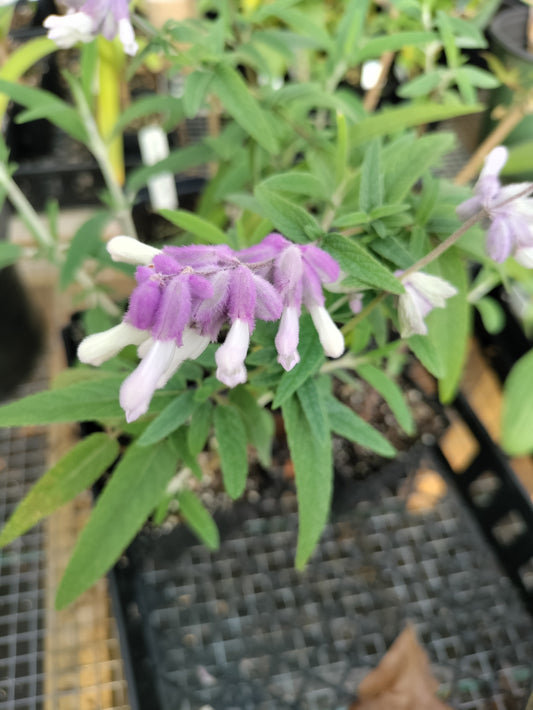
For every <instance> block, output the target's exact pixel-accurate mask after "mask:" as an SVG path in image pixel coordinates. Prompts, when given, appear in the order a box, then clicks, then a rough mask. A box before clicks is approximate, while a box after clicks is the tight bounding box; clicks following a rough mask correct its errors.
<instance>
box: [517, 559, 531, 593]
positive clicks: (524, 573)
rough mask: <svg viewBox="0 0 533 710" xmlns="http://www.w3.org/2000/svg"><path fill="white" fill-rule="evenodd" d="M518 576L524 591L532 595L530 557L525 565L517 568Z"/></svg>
mask: <svg viewBox="0 0 533 710" xmlns="http://www.w3.org/2000/svg"><path fill="white" fill-rule="evenodd" d="M518 574H519V575H520V579H521V580H522V584H523V585H524V587H525V588H526V591H527V592H528V593H530V594H533V557H530V558H529V560H528V561H527V562H526V563H525V564H523V565H522V566H521V567H519V568H518Z"/></svg>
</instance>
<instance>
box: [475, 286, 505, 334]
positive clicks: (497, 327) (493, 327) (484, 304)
mask: <svg viewBox="0 0 533 710" xmlns="http://www.w3.org/2000/svg"><path fill="white" fill-rule="evenodd" d="M474 305H475V307H476V308H477V309H478V311H479V315H480V316H481V320H482V321H483V327H484V328H485V330H486V331H487V333H491V334H492V335H495V334H497V333H500V332H501V330H502V328H503V327H504V325H505V311H504V310H503V308H502V306H501V304H500V303H499V301H497V300H496V299H495V298H490V296H485V297H484V298H480V299H479V301H476V302H475V304H474Z"/></svg>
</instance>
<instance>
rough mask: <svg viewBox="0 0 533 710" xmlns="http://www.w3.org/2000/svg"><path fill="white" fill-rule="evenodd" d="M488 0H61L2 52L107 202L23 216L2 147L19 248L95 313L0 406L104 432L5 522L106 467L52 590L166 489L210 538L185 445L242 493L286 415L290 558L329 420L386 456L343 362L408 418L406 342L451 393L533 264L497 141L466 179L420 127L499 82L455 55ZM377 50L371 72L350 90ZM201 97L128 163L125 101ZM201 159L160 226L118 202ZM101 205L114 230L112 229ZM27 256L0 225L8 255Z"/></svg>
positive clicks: (28, 112) (114, 544) (21, 100)
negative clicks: (183, 7)
mask: <svg viewBox="0 0 533 710" xmlns="http://www.w3.org/2000/svg"><path fill="white" fill-rule="evenodd" d="M496 4H497V3H483V2H470V3H465V2H463V3H459V2H457V3H454V2H451V0H438V1H437V0H435V1H433V0H390V2H388V1H385V0H383V1H382V2H379V3H377V2H376V3H373V2H370V0H346V1H336V0H330V2H315V1H313V0H275V1H271V2H269V1H267V0H264V1H260V0H255V1H252V0H243V2H242V3H239V2H237V1H236V0H219V1H218V2H209V1H204V2H199V3H198V8H197V13H196V16H195V17H193V18H190V19H186V20H181V21H173V20H169V21H168V22H166V23H165V24H164V26H163V27H162V28H161V29H156V28H155V27H154V26H153V25H152V24H151V23H150V22H149V20H148V19H147V18H146V16H145V15H143V14H142V12H141V10H142V8H141V6H140V5H139V6H137V4H136V3H135V7H133V4H130V5H128V3H127V2H126V0H99V1H98V2H96V1H94V0H87V1H86V2H84V3H81V2H76V3H74V2H73V1H72V2H71V0H67V3H66V5H67V10H66V12H65V14H63V15H57V16H56V15H51V16H49V17H48V18H46V19H45V21H44V27H45V28H46V29H47V31H48V37H42V38H39V39H37V40H33V41H30V42H28V43H27V44H26V45H23V46H22V47H20V48H19V49H17V50H16V51H15V52H13V54H12V55H11V56H10V57H9V58H8V59H7V61H6V63H5V64H4V67H3V68H2V69H1V70H0V91H1V92H3V94H4V95H5V102H4V104H3V105H2V107H3V109H5V105H7V97H9V98H10V99H12V100H14V101H16V102H17V103H18V104H21V105H22V106H23V107H24V110H23V112H22V113H21V114H19V115H18V121H20V122H24V121H28V120H32V119H35V118H46V119H48V120H49V121H50V122H51V123H53V124H54V125H55V126H56V127H57V129H58V130H59V131H61V132H62V133H63V134H66V135H67V136H68V137H69V138H70V139H71V140H73V141H76V142H79V143H81V144H83V145H84V146H86V147H87V148H88V149H89V151H90V152H91V153H92V155H93V156H94V159H95V161H96V163H97V164H98V166H99V167H100V170H101V173H102V176H103V179H104V182H105V190H104V191H103V193H102V206H101V208H100V209H98V210H95V212H94V215H92V216H91V218H90V219H89V220H88V221H87V222H86V223H85V224H83V225H82V226H81V227H80V228H79V230H78V231H77V232H76V233H75V234H74V235H73V237H72V239H70V240H69V241H68V242H67V243H65V242H64V241H62V240H61V239H60V238H59V236H58V233H57V232H58V230H57V211H58V207H57V204H54V203H53V202H51V203H50V205H49V207H48V209H47V216H46V218H44V217H43V216H41V215H38V214H36V213H35V211H34V210H33V208H32V207H31V205H30V204H29V202H28V200H27V198H26V197H25V195H24V194H23V193H22V192H21V191H20V189H19V188H18V187H17V184H16V182H15V181H14V179H13V177H12V176H13V172H14V170H15V168H16V166H14V165H13V164H11V162H10V159H9V152H8V149H7V147H6V146H5V145H3V146H2V151H1V158H2V162H1V163H0V186H1V188H2V191H3V193H4V194H5V195H6V196H7V199H8V200H9V201H10V202H11V204H12V205H13V206H14V208H15V209H16V210H17V211H18V212H19V214H20V216H21V218H22V220H23V221H24V222H25V224H26V225H27V227H28V230H29V231H30V232H31V234H32V236H33V238H34V240H35V248H34V249H33V250H32V252H33V255H35V256H37V257H38V258H43V257H44V258H46V259H48V260H49V261H51V262H52V263H53V264H54V265H55V266H56V267H57V272H58V284H59V287H60V288H61V289H65V288H67V287H69V288H70V287H71V286H72V285H73V284H76V285H77V287H78V293H79V292H80V291H81V295H82V297H83V299H84V303H85V304H86V306H87V309H86V312H85V316H84V321H83V322H84V327H85V332H86V337H85V338H84V339H83V340H82V342H81V344H80V345H79V349H78V361H79V362H78V364H77V366H76V367H74V368H71V369H70V370H69V371H67V372H65V373H63V374H62V375H61V376H59V377H58V378H57V380H56V381H55V382H53V383H52V386H51V388H50V389H49V390H48V391H45V392H41V393H38V394H35V395H31V396H29V397H26V398H25V399H22V400H19V401H15V402H12V403H9V404H5V405H4V406H3V407H1V408H0V424H1V425H3V426H18V425H30V424H49V423H54V422H68V421H91V422H97V423H98V424H99V430H98V431H96V432H95V433H92V434H90V435H89V436H87V437H85V438H83V439H82V440H80V442H79V443H78V444H77V445H76V446H75V447H74V448H73V449H72V450H71V451H69V452H68V453H67V454H66V455H65V456H64V457H63V458H62V459H61V460H59V461H58V462H57V463H56V464H55V465H54V466H53V467H52V468H51V469H50V470H49V471H48V472H47V473H46V474H45V475H44V476H43V477H42V479H41V480H40V481H39V482H38V483H37V484H36V486H35V487H34V489H33V490H32V491H31V492H30V493H29V495H28V496H27V497H26V498H25V499H24V500H23V501H22V502H21V503H20V506H19V507H18V509H17V510H16V511H15V513H14V515H13V516H12V518H11V519H10V520H9V522H8V523H7V525H6V526H5V528H4V529H3V531H2V533H1V535H0V544H4V545H5V544H7V543H9V542H10V541H12V540H13V539H14V538H15V537H16V536H18V535H20V534H22V533H23V532H25V531H26V530H28V529H29V528H30V527H31V526H33V525H34V524H36V523H37V522H38V521H39V520H41V519H42V518H43V517H44V516H46V515H48V514H49V513H51V512H52V511H53V510H55V509H56V508H57V507H59V506H60V505H62V504H63V503H65V502H66V501H68V500H70V499H71V498H73V497H74V496H75V495H77V494H78V493H79V492H81V491H82V490H83V489H85V488H87V487H89V486H91V485H92V484H94V483H95V482H96V481H97V480H98V479H100V478H101V477H102V476H103V475H104V474H105V472H106V471H108V470H109V469H110V468H111V467H112V472H111V473H110V475H109V476H108V478H107V482H106V484H105V487H104V488H103V490H102V492H101V493H100V495H99V497H98V499H97V501H96V504H95V506H94V510H93V513H92V515H91V517H90V520H89V522H88V523H87V525H86V527H85V528H84V530H83V532H82V533H81V536H80V538H79V541H78V543H77V546H76V548H75V551H74V554H73V557H72V559H71V561H70V563H69V565H68V567H67V570H66V572H65V575H64V577H63V580H62V582H61V584H60V587H59V591H58V597H57V603H58V605H59V606H63V605H65V604H67V603H69V602H70V601H71V600H73V599H74V598H75V597H76V596H77V595H78V594H79V593H81V592H82V591H83V590H85V589H86V588H87V587H89V586H90V585H91V584H92V583H93V582H94V581H95V580H96V579H98V578H99V577H100V576H101V575H102V574H103V573H105V571H106V570H107V569H108V568H109V567H110V566H111V565H112V564H113V563H114V562H115V561H116V560H117V558H118V557H119V556H120V554H121V552H122V551H123V549H124V548H125V547H126V546H127V545H128V543H129V542H130V541H131V539H132V538H133V536H134V535H135V533H136V532H137V531H138V530H139V529H140V527H141V526H142V525H143V524H144V523H145V522H146V520H147V519H148V518H149V517H150V516H151V515H152V514H153V513H154V511H157V515H156V517H157V518H158V519H162V518H164V515H165V512H166V510H167V509H168V508H169V507H170V508H172V509H174V510H175V509H176V507H178V509H179V512H180V514H181V516H182V518H183V520H184V521H185V522H186V523H188V524H189V525H190V526H191V528H192V529H193V530H194V532H195V533H196V534H197V535H198V536H199V537H200V538H201V539H202V540H203V541H204V542H205V543H206V544H207V545H208V546H209V547H211V548H216V547H217V545H218V540H219V538H218V531H217V528H216V526H215V524H214V522H213V520H212V518H211V517H210V514H209V512H208V511H207V510H206V508H205V507H204V505H203V503H202V501H201V500H200V498H199V497H198V496H197V495H196V493H195V491H197V489H198V486H197V484H196V479H197V478H201V477H202V469H201V467H200V465H199V463H198V456H199V454H200V453H201V452H202V451H203V450H204V449H205V448H206V447H211V448H215V449H216V451H217V453H218V457H219V460H220V470H221V475H222V479H223V482H224V486H225V489H226V491H227V493H228V494H229V496H230V497H231V498H232V499H238V498H239V497H240V496H241V495H242V494H243V492H244V490H245V486H246V480H247V474H248V469H249V461H250V457H251V456H252V457H255V458H256V459H258V460H259V461H260V463H261V464H262V465H263V466H268V465H269V461H270V457H271V450H272V440H273V436H274V416H276V415H278V414H281V416H282V418H283V425H284V429H285V432H286V436H287V442H288V447H289V450H290V455H291V459H292V462H293V464H294V471H295V479H296V488H297V497H298V506H299V537H298V544H297V549H296V551H295V556H296V566H297V567H298V568H300V569H301V568H303V567H304V566H305V564H306V561H307V560H308V559H309V557H310V555H311V554H312V552H313V548H314V546H315V544H316V543H317V541H318V539H319V537H320V535H321V531H322V529H323V527H324V525H325V523H326V521H327V518H328V514H329V508H330V500H331V495H332V480H333V459H332V436H334V435H335V436H340V437H345V438H347V439H349V440H351V441H354V442H356V443H357V444H359V445H361V446H362V447H366V448H368V449H369V450H371V451H373V452H376V453H378V454H380V455H382V456H385V457H393V456H394V455H395V453H396V452H395V449H394V447H393V446H392V444H391V443H390V442H389V441H388V440H387V437H386V436H384V435H383V434H382V433H380V432H379V431H378V430H377V429H375V428H374V427H373V426H372V424H371V423H368V422H366V421H365V420H363V418H361V416H359V414H358V413H357V412H356V411H354V410H353V409H352V408H351V407H349V406H348V405H347V404H346V403H344V402H343V401H341V400H340V399H339V398H338V397H337V392H338V391H339V389H338V387H336V383H337V382H339V381H343V382H345V383H346V382H348V383H350V384H351V385H352V386H354V387H357V386H358V384H357V383H358V382H361V381H362V380H364V381H366V382H367V383H368V385H369V386H370V387H372V388H374V389H376V390H377V391H378V392H379V393H380V395H381V396H382V397H383V398H384V399H385V400H386V401H387V403H388V404H389V406H390V408H391V410H392V412H393V414H394V415H395V417H396V418H397V420H398V423H399V426H400V427H401V428H403V429H404V430H405V432H407V434H409V435H414V433H415V431H414V430H415V425H414V422H413V417H412V414H411V412H410V410H409V408H408V406H407V404H406V402H405V400H404V398H403V394H402V391H401V389H400V387H399V385H398V384H397V382H396V381H395V375H396V374H397V373H398V372H399V371H400V370H401V366H402V363H405V362H407V360H408V359H409V358H411V359H412V358H417V359H418V360H420V362H421V363H422V364H423V366H424V367H425V368H426V369H427V370H429V372H430V373H432V374H433V376H434V377H435V378H436V380H437V381H438V389H439V396H440V399H441V400H442V402H444V403H448V402H451V401H452V400H453V398H454V396H455V393H456V391H457V388H458V384H459V381H460V377H461V373H462V369H463V365H464V361H465V356H466V351H467V343H468V339H469V336H470V333H471V327H472V311H473V308H477V309H478V310H479V311H480V313H481V315H482V317H483V318H484V320H485V321H486V323H487V324H488V325H489V327H493V328H496V327H497V321H499V313H498V306H497V305H496V304H495V302H494V301H493V300H492V299H491V298H490V296H489V294H490V292H491V291H492V290H493V289H494V288H495V287H496V286H497V285H499V284H503V285H504V287H506V288H508V287H510V286H512V285H513V284H515V283H518V282H523V283H527V281H528V279H530V273H531V272H530V269H531V268H532V267H533V221H532V216H533V212H532V206H533V201H532V199H531V198H530V194H531V193H532V192H533V185H531V184H529V183H520V184H511V185H503V184H502V181H501V179H500V172H501V170H502V169H503V168H504V165H505V163H506V160H507V151H506V149H505V148H503V147H496V148H495V149H494V150H492V151H490V152H489V151H488V150H487V151H486V153H487V154H486V157H485V162H484V166H483V167H482V169H481V172H480V174H479V178H478V180H477V183H476V184H475V186H474V188H473V191H472V190H471V189H469V188H465V187H459V186H458V185H456V184H454V183H453V182H452V181H450V180H447V179H444V178H441V177H438V175H439V174H442V167H443V164H444V163H443V161H444V158H445V156H446V155H447V154H448V153H449V152H450V151H451V149H452V148H453V147H454V142H455V138H454V135H453V134H451V133H449V132H446V131H442V130H432V129H431V127H432V126H433V125H434V124H435V123H436V122H440V121H442V120H445V119H450V118H454V117H457V116H468V115H469V114H474V113H476V112H479V111H480V110H481V109H482V106H480V105H479V104H478V103H477V89H478V88H492V87H493V86H496V85H497V84H498V80H497V79H496V78H495V77H494V75H493V74H492V73H490V72H489V71H487V70H485V69H483V68H480V67H478V66H476V67H474V66H471V65H470V64H469V61H468V57H467V56H466V55H464V54H463V50H466V49H468V50H469V51H471V50H473V49H476V50H477V49H484V48H486V40H485V38H484V35H483V28H484V25H485V24H486V22H487V21H488V19H489V17H490V14H491V12H492V11H493V10H494V7H495V5H496ZM2 11H3V12H4V13H9V12H12V8H10V7H4V8H2ZM4 26H7V25H6V22H4ZM55 51H63V52H64V51H71V52H75V53H76V54H75V57H76V58H77V62H75V63H71V64H69V66H73V65H74V66H77V73H76V74H75V75H74V74H73V73H69V72H66V71H65V72H64V75H63V76H64V82H65V96H64V97H58V96H56V95H54V94H51V93H49V92H47V91H44V90H42V89H38V88H34V87H30V86H28V85H26V84H25V83H24V81H22V80H21V77H22V76H23V74H24V72H25V71H26V70H27V69H28V68H29V67H31V66H32V65H33V64H34V63H35V62H37V61H38V60H39V59H41V58H42V57H44V56H46V55H47V54H50V53H52V52H55ZM154 67H155V68H156V69H157V71H158V72H159V80H160V81H159V85H160V86H162V87H163V90H162V91H160V92H158V93H157V94H153V95H143V96H141V97H140V98H137V99H135V98H132V97H131V96H130V97H129V98H126V100H125V103H124V99H123V103H122V104H121V103H120V101H121V96H122V97H124V96H126V97H127V86H128V82H129V81H130V80H133V79H134V78H135V76H136V75H138V74H139V73H140V72H143V71H144V72H146V71H154ZM372 67H373V68H374V70H375V69H376V67H377V68H378V75H379V76H377V77H375V79H374V81H373V82H370V85H369V86H368V88H367V90H366V91H364V90H363V89H362V88H361V82H363V84H364V83H365V81H366V80H365V81H364V80H363V77H364V76H365V72H366V73H367V75H368V72H369V68H370V70H372ZM374 73H375V72H374ZM390 79H394V81H393V85H395V86H396V90H395V91H394V93H393V95H391V94H389V95H387V91H388V90H389V89H388V88H387V86H388V80H390ZM67 88H68V91H67ZM389 88H390V87H389ZM206 114H208V115H209V116H210V117H211V119H212V121H211V122H212V123H213V124H215V126H216V130H213V131H211V133H210V134H209V135H208V136H206V137H204V138H203V139H201V140H199V141H198V142H196V143H193V144H190V145H185V146H182V147H179V148H176V149H173V150H171V151H170V152H169V154H168V155H167V156H166V157H163V158H162V159H160V160H158V161H157V162H156V163H155V164H153V165H144V166H141V167H138V168H136V169H134V170H132V171H130V172H128V174H127V175H124V164H123V156H122V138H123V134H124V132H125V131H127V130H132V126H137V125H138V124H139V122H141V123H143V124H149V125H152V124H154V125H157V126H159V127H162V128H163V129H164V130H165V131H171V130H173V129H174V128H175V127H176V126H177V125H179V124H181V123H183V121H184V120H185V119H193V118H195V117H197V116H199V115H206ZM206 166H207V168H206ZM200 168H204V169H207V173H205V172H204V174H209V178H208V179H207V180H206V181H205V185H204V188H203V190H202V192H201V195H200V196H199V200H198V204H197V209H196V211H195V212H194V213H192V212H189V211H186V210H183V209H170V208H161V209H159V210H158V211H159V212H160V214H161V215H162V216H163V217H164V218H165V219H166V220H167V221H166V225H167V227H168V238H167V239H166V240H165V243H164V244H162V243H155V244H149V243H146V241H145V239H144V238H143V237H144V235H143V234H136V232H135V227H134V224H133V221H132V218H131V207H132V204H133V202H134V200H135V198H136V195H137V194H138V192H139V191H140V190H141V188H143V187H144V186H145V185H147V184H151V185H152V186H153V184H154V182H153V179H154V178H156V177H158V176H159V177H161V175H163V176H165V175H168V174H169V173H170V174H171V175H174V174H176V173H184V172H186V171H191V170H198V169H200ZM110 224H113V225H115V226H116V225H117V224H118V225H119V227H118V228H115V236H114V237H113V238H111V239H110V240H109V241H107V242H106V241H105V240H104V237H103V235H104V231H105V229H106V228H107V229H109V225H110ZM24 256H25V254H24V252H23V250H22V249H19V248H17V247H15V246H13V245H9V244H2V245H1V251H0V259H2V263H4V264H6V263H10V262H14V261H16V260H17V259H18V258H21V257H24ZM109 269H116V270H117V271H115V272H114V273H116V274H117V275H118V273H119V271H120V272H121V277H123V274H124V273H126V274H127V275H128V276H129V277H130V279H131V284H132V286H131V292H130V295H129V299H128V301H127V303H126V304H125V305H124V303H122V302H120V300H119V299H118V298H114V294H113V293H112V292H111V293H110V292H109V290H107V289H106V287H105V286H104V285H103V281H102V280H101V278H100V276H101V274H102V271H103V270H107V272H108V273H109ZM106 283H109V279H107V282H106ZM75 305H76V304H73V307H74V306H75ZM523 379H524V376H522V380H523ZM512 389H513V394H512V397H511V400H512V401H511V404H510V405H509V406H508V408H507V410H506V411H507V412H508V414H507V415H506V416H507V420H506V422H504V425H505V427H506V431H507V433H506V441H507V445H508V449H509V450H510V451H511V452H520V451H521V450H524V449H531V448H532V444H533V442H532V440H531V432H529V433H528V434H527V436H524V426H522V428H520V424H521V422H522V423H523V422H526V420H527V417H524V416H522V415H523V413H524V412H526V410H527V402H526V401H525V400H527V397H525V396H524V391H523V389H521V388H520V387H516V386H514V387H513V388H512ZM526 389H527V388H526ZM509 412H512V414H509ZM517 412H518V414H519V415H520V416H514V415H515V414H516V413H517ZM511 419H513V420H514V424H515V426H514V427H511V426H510V425H509V422H510V421H511ZM518 420H520V421H518ZM517 421H518V424H519V426H518V429H517V428H516V424H517ZM527 421H529V420H527Z"/></svg>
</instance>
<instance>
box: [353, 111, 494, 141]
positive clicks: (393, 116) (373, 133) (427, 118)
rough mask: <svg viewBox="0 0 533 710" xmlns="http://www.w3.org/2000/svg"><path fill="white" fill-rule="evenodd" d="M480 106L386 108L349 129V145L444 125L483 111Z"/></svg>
mask: <svg viewBox="0 0 533 710" xmlns="http://www.w3.org/2000/svg"><path fill="white" fill-rule="evenodd" d="M483 110H484V109H483V106H482V105H481V104H471V105H466V106H465V105H464V104H459V103H457V104H437V103H420V104H419V103H413V104H411V105H409V106H400V107H399V108H386V109H383V110H382V111H377V112H376V113H373V114H372V115H371V116H368V118H363V119H362V120H361V121H359V123H357V124H356V125H355V126H353V128H351V129H350V145H351V146H352V147H355V146H358V145H363V144H366V143H367V142H368V141H369V140H371V139H372V138H376V137H378V136H386V135H390V134H391V133H399V132H400V131H403V130H405V129H406V128H412V127H413V126H420V125H423V124H425V123H432V122H434V121H444V120H445V119H447V118H454V117H456V116H466V115H467V114H470V113H479V112H480V111H483Z"/></svg>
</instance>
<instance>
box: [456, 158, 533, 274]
mask: <svg viewBox="0 0 533 710" xmlns="http://www.w3.org/2000/svg"><path fill="white" fill-rule="evenodd" d="M507 158H508V152H507V149H506V148H504V147H503V146H499V147H498V148H495V149H494V150H493V151H491V152H490V153H489V155H488V156H487V158H486V159H485V165H484V167H483V170H482V171H481V174H480V176H479V179H478V181H477V183H476V185H475V187H474V193H475V195H474V197H472V198H470V199H469V200H466V202H463V203H462V204H460V205H459V206H458V207H457V209H456V212H457V215H458V216H459V217H460V218H461V219H468V218H470V217H472V216H473V215H474V214H476V212H478V211H479V210H481V209H483V210H484V211H485V218H484V220H483V221H484V223H485V226H487V240H486V250H487V255H488V256H489V257H490V258H491V259H493V260H494V261H495V262H497V263H499V264H501V263H502V262H504V261H505V260H506V259H507V258H508V257H509V256H511V255H514V256H515V257H516V258H517V261H519V262H520V263H523V264H524V265H525V264H526V263H529V256H528V253H527V252H525V251H524V249H529V248H530V247H531V246H533V237H532V236H530V235H531V231H532V230H531V224H532V220H533V200H531V199H530V198H527V197H522V196H520V195H522V194H523V193H524V191H525V190H527V187H528V184H527V183H519V184H513V185H507V186H505V187H501V185H500V181H499V177H498V175H499V173H500V171H501V169H502V168H503V166H504V165H505V163H506V161H507Z"/></svg>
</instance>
